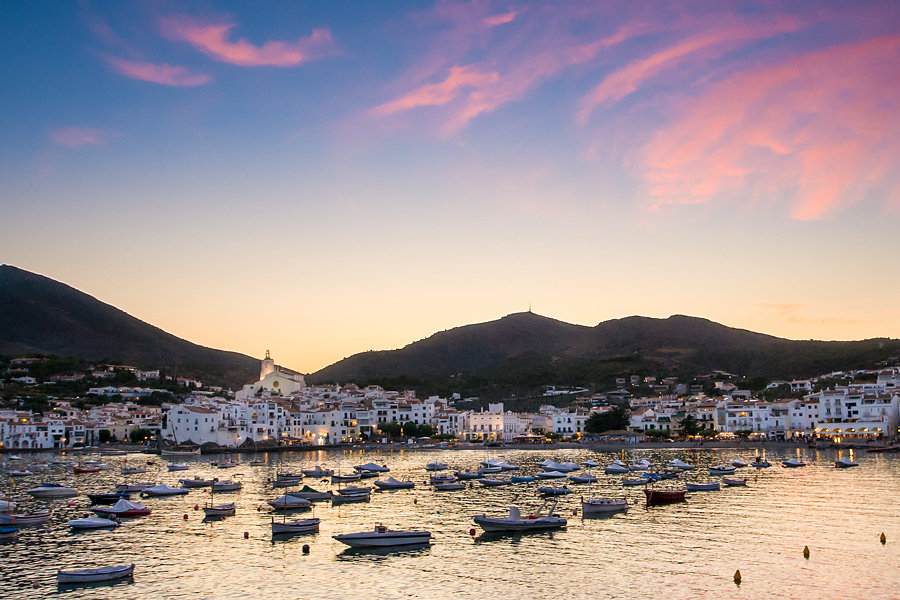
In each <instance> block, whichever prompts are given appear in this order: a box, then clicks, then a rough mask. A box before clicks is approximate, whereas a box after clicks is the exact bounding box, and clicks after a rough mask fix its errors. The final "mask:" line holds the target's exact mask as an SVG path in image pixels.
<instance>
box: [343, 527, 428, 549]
mask: <svg viewBox="0 0 900 600" xmlns="http://www.w3.org/2000/svg"><path fill="white" fill-rule="evenodd" d="M331 537H333V538H334V539H336V540H337V541H339V542H341V543H342V544H347V545H348V546H350V547H352V548H384V547H389V546H412V545H420V544H427V543H428V542H429V541H430V540H431V532H430V531H394V530H392V529H388V528H387V527H385V526H383V525H377V526H376V527H375V530H374V531H368V532H363V533H344V534H341V535H334V536H331Z"/></svg>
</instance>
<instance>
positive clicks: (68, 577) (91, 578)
mask: <svg viewBox="0 0 900 600" xmlns="http://www.w3.org/2000/svg"><path fill="white" fill-rule="evenodd" d="M133 576H134V565H133V564H131V565H122V566H120V567H100V568H99V569H78V570H75V571H58V572H57V573H56V582H57V583H61V584H72V583H95V582H98V581H113V580H115V579H125V578H130V577H133Z"/></svg>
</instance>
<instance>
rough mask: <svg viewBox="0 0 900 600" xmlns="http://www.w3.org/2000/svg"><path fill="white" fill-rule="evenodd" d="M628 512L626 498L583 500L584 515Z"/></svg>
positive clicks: (582, 512)
mask: <svg viewBox="0 0 900 600" xmlns="http://www.w3.org/2000/svg"><path fill="white" fill-rule="evenodd" d="M627 510H628V500H627V499H626V498H588V499H587V500H585V499H584V498H582V499H581V514H583V515H594V514H607V513H615V512H626V511H627Z"/></svg>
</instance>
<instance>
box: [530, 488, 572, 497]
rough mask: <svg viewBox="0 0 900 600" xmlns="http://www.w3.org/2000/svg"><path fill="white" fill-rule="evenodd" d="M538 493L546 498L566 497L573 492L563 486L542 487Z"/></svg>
mask: <svg viewBox="0 0 900 600" xmlns="http://www.w3.org/2000/svg"><path fill="white" fill-rule="evenodd" d="M538 492H539V493H541V494H542V495H544V496H565V495H566V494H571V493H572V490H570V489H569V488H567V487H566V486H562V487H550V486H541V487H539V488H538Z"/></svg>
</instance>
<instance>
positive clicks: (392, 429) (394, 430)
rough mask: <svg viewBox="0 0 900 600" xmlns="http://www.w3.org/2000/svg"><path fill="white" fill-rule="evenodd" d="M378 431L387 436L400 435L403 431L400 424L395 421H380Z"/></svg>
mask: <svg viewBox="0 0 900 600" xmlns="http://www.w3.org/2000/svg"><path fill="white" fill-rule="evenodd" d="M378 431H379V432H380V433H381V435H385V436H387V437H392V438H395V437H400V435H401V434H402V433H403V428H402V427H401V426H400V423H398V422H396V421H391V422H390V423H380V424H379V425H378Z"/></svg>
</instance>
